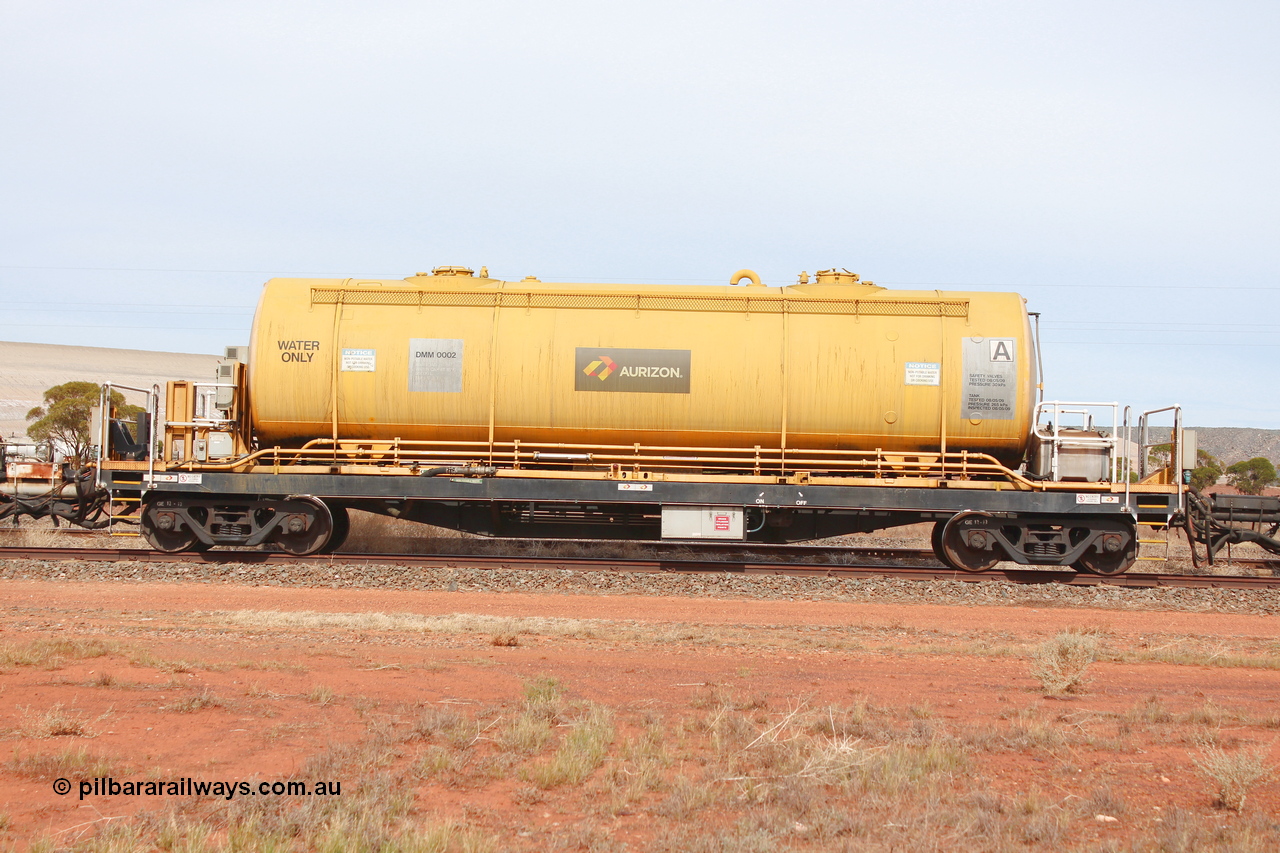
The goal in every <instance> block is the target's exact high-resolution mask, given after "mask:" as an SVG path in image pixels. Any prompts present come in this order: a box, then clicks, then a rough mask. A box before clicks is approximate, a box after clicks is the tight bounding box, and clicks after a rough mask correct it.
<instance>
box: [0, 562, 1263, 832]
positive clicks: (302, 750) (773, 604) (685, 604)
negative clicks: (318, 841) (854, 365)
mask: <svg viewBox="0 0 1280 853" xmlns="http://www.w3.org/2000/svg"><path fill="white" fill-rule="evenodd" d="M0 607H2V608H3V612H4V614H5V619H4V622H3V627H2V628H0V643H5V644H8V645H10V646H20V645H22V644H26V643H29V642H31V641H32V640H35V639H38V638H49V639H58V638H63V639H68V638H75V639H100V640H104V641H108V642H112V641H117V642H119V643H120V644H121V645H122V646H123V647H127V648H128V649H129V650H131V651H132V652H135V653H136V652H138V651H143V650H144V651H146V652H148V653H150V654H151V655H153V656H154V657H155V658H157V659H161V660H164V661H189V662H191V664H190V665H189V666H177V667H174V666H168V667H158V666H157V665H155V664H154V663H147V662H146V661H143V663H147V665H138V664H131V663H130V662H129V661H128V659H127V657H126V656H125V655H124V654H112V655H109V656H106V657H96V658H88V659H82V660H74V661H68V662H66V663H65V664H64V665H62V666H60V667H58V668H55V669H39V668H33V667H26V666H14V667H9V668H7V669H4V670H0V730H3V737H4V739H5V740H7V741H8V742H9V743H8V744H7V745H8V746H9V747H10V751H11V753H12V757H13V760H9V759H10V756H8V755H0V760H5V761H6V763H5V764H4V765H2V766H0V800H2V801H3V806H0V812H3V814H4V815H7V819H8V826H7V828H4V829H3V831H0V843H4V842H9V843H16V844H19V845H25V842H27V841H30V840H33V839H36V838H39V837H41V836H42V835H46V834H47V835H51V836H53V837H55V838H56V839H57V840H58V842H59V843H60V844H67V843H71V842H73V841H74V840H76V839H77V838H82V837H87V836H88V835H91V834H92V832H93V831H95V830H97V829H100V828H101V827H102V826H103V825H104V823H105V822H108V821H109V819H112V818H118V817H122V816H127V815H130V814H133V813H135V812H137V811H138V810H139V809H144V810H147V809H158V808H160V807H162V806H163V805H164V803H163V799H164V798H128V797H123V796H120V797H111V796H90V797H87V798H85V799H84V800H83V801H82V800H80V799H79V798H78V794H77V791H76V790H74V789H73V791H72V792H71V793H70V794H69V795H67V796H59V795H57V794H55V793H54V792H53V791H52V790H51V782H52V780H51V779H49V778H33V777H31V776H29V775H23V774H21V773H19V772H16V771H15V766H16V765H15V761H17V760H20V759H21V758H22V757H24V756H28V757H29V756H32V755H37V754H52V753H55V752H57V751H59V750H63V749H65V748H66V747H67V746H73V747H77V746H84V747H86V748H87V749H88V750H89V751H90V752H91V753H93V754H94V755H101V756H104V757H107V758H109V759H110V760H111V761H112V762H113V771H112V776H113V777H114V778H117V779H125V778H142V777H144V776H145V775H146V774H147V773H151V774H152V778H165V779H168V778H181V777H192V778H195V779H202V780H208V781H216V780H220V779H225V780H240V779H245V778H250V777H256V778H261V779H266V780H275V779H284V778H286V777H287V776H288V775H289V774H291V773H295V772H297V771H299V770H300V769H301V768H302V763H303V760H304V759H305V758H306V757H307V756H310V755H313V754H315V753H318V752H320V751H321V750H323V749H324V748H325V747H326V746H328V745H330V744H332V743H334V742H340V741H344V740H348V739H351V738H354V737H357V736H359V735H360V734H361V733H362V732H363V731H364V729H365V727H366V725H367V722H368V721H367V715H370V714H373V715H377V714H382V715H384V716H386V717H387V718H388V719H392V720H395V719H400V718H401V717H404V716H406V715H407V714H408V713H409V711H408V710H406V709H411V708H414V707H422V706H423V705H424V704H426V703H431V704H441V703H444V704H448V705H457V706H460V707H466V706H476V705H479V706H484V705H493V704H497V703H503V702H512V701H514V700H516V699H518V697H519V696H520V691H521V686H522V684H523V683H524V682H525V681H526V680H528V679H530V678H533V677H535V676H538V675H548V676H552V677H555V678H557V679H559V680H560V681H561V682H562V683H564V684H565V685H566V686H567V687H568V689H569V690H570V692H571V694H572V695H573V696H574V697H575V698H581V699H587V700H591V701H594V702H598V703H602V704H606V705H609V706H611V707H613V708H632V709H634V708H642V707H643V708H651V709H655V710H658V711H669V712H672V713H679V712H682V711H687V710H688V708H689V707H690V702H691V700H693V699H694V697H695V696H696V695H697V694H698V693H699V692H700V691H705V690H706V686H707V685H728V686H730V687H732V688H734V689H736V690H739V691H741V692H744V693H749V694H751V695H755V694H760V695H767V696H769V697H771V705H770V707H771V708H775V709H776V708H782V709H785V707H786V706H787V703H788V702H789V701H798V700H801V699H803V700H804V701H805V702H807V703H808V704H809V705H811V706H814V707H820V706H822V705H825V704H829V703H836V704H839V703H844V704H847V703H849V702H850V701H852V700H853V698H854V697H858V696H861V697H869V698H870V699H871V700H872V701H873V702H874V703H875V704H876V705H879V706H888V707H896V708H907V707H917V708H918V707H927V708H928V709H930V710H929V715H930V717H931V719H932V720H934V721H935V722H938V723H945V724H948V725H950V724H955V725H968V724H979V723H982V722H984V721H994V720H997V719H998V718H1000V717H1001V715H1006V716H1007V715H1008V714H1009V713H1010V711H1011V710H1016V709H1018V708H1025V707H1030V706H1037V705H1038V706H1040V707H1041V708H1045V709H1046V710H1047V712H1048V713H1049V714H1052V715H1058V714H1067V715H1069V716H1075V717H1079V718H1081V719H1084V718H1087V717H1090V716H1091V715H1107V714H1124V713H1125V712H1126V711H1128V710H1130V709H1132V708H1134V707H1135V706H1136V705H1138V704H1140V703H1142V702H1143V701H1145V700H1147V699H1148V698H1149V697H1152V696H1155V697H1159V699H1160V701H1161V702H1162V703H1163V704H1164V706H1165V707H1166V708H1168V709H1169V710H1170V711H1172V712H1186V711H1188V710H1190V709H1193V708H1196V707H1199V706H1202V705H1204V704H1205V703H1206V702H1212V703H1214V704H1215V705H1217V706H1221V707H1223V708H1227V709H1230V710H1231V711H1233V712H1239V713H1242V714H1248V715H1251V716H1253V717H1256V718H1277V716H1278V715H1280V672H1278V671H1276V670H1273V669H1263V668H1243V667H1236V668H1219V667H1202V666H1189V665H1170V664H1163V663H1150V662H1148V663H1129V664H1122V663H1110V662H1100V663H1097V664H1095V665H1094V667H1093V669H1092V670H1091V671H1090V674H1091V676H1092V685H1091V687H1090V689H1089V690H1088V691H1087V692H1086V693H1084V694H1083V695H1080V696H1076V697H1072V698H1068V699H1061V700H1053V699H1048V700H1047V699H1045V698H1044V697H1043V696H1041V695H1040V693H1039V692H1038V689H1037V683H1036V682H1035V680H1034V679H1033V678H1032V677H1031V676H1030V674H1029V670H1028V665H1027V660H1026V658H1025V657H1024V656H1017V655H994V654H982V653H973V652H970V651H966V650H965V648H964V646H965V644H968V643H972V642H975V641H986V642H989V643H994V644H1000V643H1006V644H1018V643H1028V642H1030V643H1036V642H1039V641H1041V640H1043V639H1045V638H1047V637H1050V636H1053V635H1054V634H1055V633H1057V632H1058V631H1061V630H1065V629H1070V628H1079V627H1082V626H1088V627H1089V628H1091V629H1094V630H1099V631H1101V632H1102V634H1103V636H1105V637H1106V638H1107V642H1108V643H1109V644H1110V645H1113V646H1116V647H1123V648H1139V647H1142V646H1143V645H1144V643H1147V642H1148V640H1149V638H1151V637H1156V636H1161V637H1163V636H1171V635H1177V636H1184V635H1194V636H1195V637H1198V638H1201V641H1202V642H1203V644H1204V645H1205V647H1214V646H1215V645H1217V646H1221V647H1222V648H1224V649H1229V648H1231V647H1234V646H1235V645H1236V644H1240V643H1245V644H1247V643H1266V642H1269V641H1273V640H1274V639H1275V638H1276V637H1277V624H1278V623H1277V617H1275V616H1241V615H1218V614H1212V613H1197V614H1192V613H1163V612H1120V611H1107V610H1079V609H1072V610H1055V609H1040V610H1036V609H1029V608H1016V607H959V606H941V605H938V606H903V605H888V604H886V605H872V604H857V603H836V602H802V601H723V600H693V599H677V598H640V597H627V596H565V595H529V594H513V593H510V594H496V593H485V594H480V593H467V592H414V591H376V590H331V589H296V588H277V587H270V588H263V587H234V586H222V585H218V586H206V585H197V584H191V585H184V584H142V583H105V582H104V583H48V582H23V581H5V582H0ZM241 610H246V611H247V610H257V611H282V612H291V611H313V612H319V613H412V614H419V615H444V614H451V613H468V614H487V615H492V616H501V617H530V616H544V617H561V618H570V619H600V620H620V621H624V622H627V623H639V624H641V625H642V626H646V625H651V626H654V627H655V629H656V628H662V629H667V628H669V627H671V626H681V627H686V628H687V627H690V626H692V627H697V628H700V629H710V630H712V631H713V632H714V631H715V630H721V629H724V630H736V629H739V628H741V627H742V626H752V630H755V631H757V632H758V634H759V636H769V637H773V638H774V639H773V640H770V641H769V642H753V641H750V640H748V641H742V642H738V641H734V642H725V643H719V644H717V643H708V642H706V641H705V640H701V641H690V642H688V643H681V642H677V641H672V640H670V639H667V640H664V641H663V642H661V643H660V644H648V643H630V642H624V641H618V640H600V639H578V638H572V637H559V636H540V635H532V636H524V635H522V636H521V637H520V640H519V645H518V646H515V647H511V648H503V647H495V646H494V645H493V644H492V642H491V637H490V636H487V635H479V634H439V633H431V634H424V633H421V632H403V631H401V632H397V631H370V630H361V629H353V630H348V631H330V632H327V633H326V632H317V631H315V630H309V629H308V630H303V629H296V628H293V629H291V628H284V627H252V628H248V627H228V626H227V624H225V623H224V622H218V621H216V620H211V619H210V617H209V615H208V614H210V613H212V612H216V611H241ZM851 628H853V629H856V630H857V631H858V632H860V636H863V637H864V647H863V648H861V649H855V650H849V649H832V648H822V647H809V646H806V645H805V644H804V643H803V642H801V641H798V640H796V639H795V638H796V637H797V636H799V635H797V634H796V631H797V630H799V629H804V630H805V631H809V633H806V634H804V636H810V635H811V634H812V633H813V632H814V631H815V630H816V632H817V634H818V635H822V634H824V632H825V633H831V632H836V633H838V632H840V631H844V630H847V629H851ZM866 637H874V638H877V639H875V640H874V641H866V639H865V638H866ZM927 645H930V646H931V648H924V646H927ZM897 647H900V650H897ZM175 670H176V671H175ZM103 672H107V673H109V674H110V675H111V676H112V678H113V683H112V684H111V685H108V686H101V685H97V684H95V678H98V677H99V676H100V675H101V674H102V673H103ZM317 686H327V687H328V688H330V689H331V690H332V692H333V694H334V696H335V697H336V700H335V701H333V702H331V703H329V704H323V705H322V704H318V703H317V702H315V701H308V698H307V697H308V695H309V693H311V691H314V690H315V689H316V688H317ZM201 691H208V693H207V694H206V695H214V696H216V697H219V698H220V699H221V700H222V702H221V704H220V706H215V707H209V708H204V709H201V710H196V711H194V712H191V713H182V712H178V711H175V710H174V705H175V704H176V703H179V702H181V701H184V700H190V699H191V698H192V697H194V696H198V695H200V693H201ZM58 704H61V705H62V706H63V707H64V708H66V709H69V710H74V711H75V712H77V713H78V714H80V716H81V719H83V720H84V721H86V723H87V725H88V726H89V728H90V729H91V730H92V732H93V733H96V736H94V737H91V738H65V737H63V738H58V737H55V738H35V737H31V736H29V735H27V734H24V732H23V728H24V725H27V724H29V723H30V720H31V719H32V717H33V715H35V714H37V713H39V712H43V711H45V710H47V709H49V708H52V707H54V706H55V705H58ZM1259 734H1260V733H1259V732H1245V733H1243V737H1244V740H1245V742H1248V743H1254V742H1267V739H1268V738H1270V737H1273V736H1274V733H1269V734H1268V733H1261V734H1262V735H1265V736H1262V737H1260V736H1259ZM1277 752H1278V751H1277V750H1273V760H1274V759H1275V758H1276V757H1277V755H1276V753H1277ZM1042 760H1043V759H1035V758H1029V757H1028V756H1027V755H1024V754H1020V753H1002V754H998V755H984V756H982V758H981V764H980V769H981V772H983V773H984V774H985V775H986V776H987V777H988V778H989V780H990V785H991V787H992V789H993V790H994V791H996V792H1005V793H1017V792H1020V791H1022V792H1025V791H1026V790H1028V789H1030V788H1032V787H1035V786H1039V787H1040V788H1044V789H1046V790H1048V791H1052V790H1053V786H1054V785H1056V784H1058V783H1057V782H1055V781H1054V780H1055V779H1056V778H1058V777H1050V776H1049V775H1047V771H1046V768H1045V767H1044V766H1042V764H1040V763H1038V762H1040V761H1042ZM1074 761H1075V766H1076V768H1077V769H1078V772H1079V774H1081V776H1082V777H1083V778H1088V779H1090V780H1091V783H1093V784H1103V783H1105V784H1107V785H1109V786H1111V787H1112V788H1113V789H1115V790H1117V791H1122V792H1123V796H1124V800H1125V802H1126V804H1127V807H1128V816H1127V817H1126V818H1125V819H1124V821H1123V822H1122V823H1121V825H1120V826H1119V827H1117V828H1115V829H1114V830H1107V829H1106V828H1105V827H1104V828H1100V829H1099V830H1098V832H1099V833H1102V832H1105V831H1114V832H1116V833H1119V835H1117V836H1116V837H1118V838H1119V837H1123V834H1124V833H1126V832H1139V831H1142V827H1144V826H1146V825H1147V823H1146V822H1148V821H1150V820H1153V819H1154V818H1153V817H1152V816H1153V815H1157V814H1159V812H1160V809H1161V808H1168V807H1169V806H1174V805H1176V806H1180V807H1182V808H1186V809H1191V810H1194V811H1197V812H1199V813H1208V812H1211V811H1212V808H1211V801H1210V797H1209V794H1208V792H1207V790H1206V787H1205V782H1204V780H1203V779H1201V778H1199V777H1198V776H1197V775H1196V774H1195V772H1194V768H1193V767H1192V765H1191V762H1190V759H1189V757H1188V750H1187V748H1186V746H1185V744H1180V743H1168V744H1159V743H1156V744H1148V745H1147V746H1146V747H1145V748H1144V749H1142V750H1139V754H1134V753H1133V752H1132V751H1124V752H1120V753H1116V754H1109V753H1107V752H1106V751H1105V750H1092V751H1090V752H1088V753H1084V754H1081V755H1079V756H1076V757H1074ZM72 781H73V783H76V782H78V780H75V779H73V780H72ZM341 781H343V783H344V784H346V785H357V784H358V783H359V780H358V779H346V780H341ZM513 788H514V784H510V785H502V784H497V785H495V786H492V787H490V788H488V789H485V790H482V791H476V790H468V791H465V792H463V791H451V790H449V789H447V788H445V787H443V786H441V785H440V784H436V783H426V782H424V783H423V784H422V786H421V787H420V788H419V789H418V791H417V792H416V795H417V802H418V804H419V806H420V807H421V808H422V810H423V811H424V812H435V813H440V814H444V815H446V816H448V817H451V818H452V819H454V820H458V821H461V822H465V821H466V820H467V815H468V814H473V813H474V809H476V808H477V807H482V808H485V809H491V810H494V811H497V812H504V811H505V812H519V813H520V815H521V816H522V817H521V820H524V821H526V822H527V823H528V825H530V826H531V827H532V829H531V832H533V833H534V835H533V836H532V840H531V841H530V842H529V843H530V844H532V845H534V846H533V847H532V848H530V849H536V846H537V833H538V832H540V831H546V832H552V831H554V827H556V826H559V825H561V823H562V822H564V823H566V824H567V823H570V822H572V821H573V820H574V814H573V809H572V808H571V807H569V806H563V805H559V804H556V803H555V802H551V803H549V804H544V805H543V806H539V807H538V808H534V809H532V811H530V810H528V809H525V810H523V811H521V810H520V809H518V808H517V807H516V806H514V805H512V802H511V796H510V794H511V790H512V789H513ZM1249 804H1250V809H1251V810H1256V811H1262V812H1264V813H1269V814H1273V815H1274V814H1277V813H1280V785H1278V784H1277V783H1276V782H1275V781H1272V782H1270V783H1268V784H1267V785H1266V786H1265V787H1263V788H1260V789H1258V790H1257V791H1255V792H1253V793H1252V794H1251V795H1250V800H1249ZM467 809H471V810H472V811H471V812H468V811H467ZM617 820H618V826H617V834H616V835H615V836H614V837H615V838H617V839H618V840H620V841H627V839H632V841H630V842H628V843H636V841H635V839H640V840H642V839H643V838H644V837H645V832H646V831H647V828H646V825H645V824H646V823H647V821H648V820H649V819H648V818H647V817H646V816H645V815H644V814H641V813H637V814H635V815H631V816H626V815H624V816H621V817H619V818H618V819H617ZM1108 837H1110V836H1108Z"/></svg>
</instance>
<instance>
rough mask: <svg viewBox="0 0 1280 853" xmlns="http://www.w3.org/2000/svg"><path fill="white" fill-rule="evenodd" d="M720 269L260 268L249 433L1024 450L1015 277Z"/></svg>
mask: <svg viewBox="0 0 1280 853" xmlns="http://www.w3.org/2000/svg"><path fill="white" fill-rule="evenodd" d="M734 278H735V281H745V282H748V283H747V284H745V285H737V284H730V285H725V286H719V287H713V286H697V287H695V286H669V285H617V284H564V283H549V282H541V281H538V280H536V279H533V278H527V279H525V280H523V281H500V280H498V279H494V278H488V277H477V276H475V275H474V274H473V273H472V271H471V270H469V269H466V268H461V267H441V268H437V269H435V270H434V271H433V272H432V273H431V274H425V273H420V274H418V275H415V276H411V277H409V278H407V279H404V280H394V281H383V280H373V279H345V280H328V279H273V280H271V281H269V282H267V284H266V285H265V287H264V288H263V291H262V297H261V300H260V302H259V303H258V310H257V314H256V316H255V319H254V325H253V333H252V340H251V347H250V360H249V384H250V387H251V388H252V389H253V396H252V398H251V412H252V421H253V424H254V431H255V436H256V438H257V440H258V442H259V443H260V444H261V445H263V446H267V445H270V444H274V443H279V444H281V445H284V446H290V445H293V446H296V445H298V444H301V443H303V442H306V441H307V440H310V439H315V438H331V439H374V440H391V439H396V438H399V439H402V440H434V441H441V440H443V441H467V442H492V441H497V442H509V441H513V440H518V441H521V442H531V443H563V444H571V445H630V444H633V443H639V444H642V445H655V446H656V445H663V446H673V445H674V446H689V447H703V448H729V447H737V448H741V447H755V446H760V447H766V448H781V447H789V448H797V449H822V450H874V449H876V448H893V449H895V450H900V451H923V450H935V451H936V450H939V449H949V450H953V451H954V450H969V451H973V452H978V453H988V454H991V455H992V456H994V457H996V458H997V459H1000V460H1002V461H1004V462H1006V463H1009V464H1015V465H1016V464H1017V462H1018V461H1019V460H1021V459H1022V457H1023V454H1024V452H1025V451H1026V448H1027V442H1028V436H1029V435H1030V433H1031V418H1032V412H1033V409H1034V406H1035V402H1036V399H1035V396H1036V383H1037V379H1036V368H1035V362H1036V360H1035V353H1034V347H1033V339H1032V336H1031V334H1030V329H1029V326H1028V318H1027V312H1026V308H1025V304H1024V300H1023V299H1022V298H1021V297H1020V296H1018V295H1017V294H1013V293H969V292H942V291H894V290H888V289H885V288H883V287H878V286H876V285H875V284H873V283H872V282H869V281H863V280H861V279H860V278H859V277H858V276H857V275H855V274H852V273H848V272H844V271H836V270H828V271H825V272H820V273H818V274H817V276H816V280H814V281H812V282H810V281H808V276H807V275H802V276H801V283H797V284H793V285H791V286H788V287H767V286H764V285H761V284H760V283H759V279H758V277H756V276H755V274H754V273H751V272H750V271H748V270H743V271H742V272H740V273H737V274H735V277H734Z"/></svg>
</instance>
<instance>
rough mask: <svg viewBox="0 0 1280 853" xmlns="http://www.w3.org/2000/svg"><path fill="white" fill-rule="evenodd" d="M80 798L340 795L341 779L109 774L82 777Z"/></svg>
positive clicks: (67, 789)
mask: <svg viewBox="0 0 1280 853" xmlns="http://www.w3.org/2000/svg"><path fill="white" fill-rule="evenodd" d="M79 789H80V799H82V800H83V799H84V798H85V797H121V796H123V797H221V798H222V799H224V800H231V799H234V798H235V797H259V796H262V797H267V796H278V797H312V796H318V797H341V796H342V783H341V782H301V781H298V780H296V779H295V780H289V781H287V782H237V781H230V782H226V781H221V782H205V781H203V780H196V779H192V778H191V777H190V776H186V777H183V778H180V779H169V780H155V779H151V780H145V781H133V780H129V781H125V782H117V781H116V780H115V779H113V778H112V777H110V776H99V777H96V778H93V779H81V780H80V782H79ZM53 790H54V793H57V794H61V795H63V796H65V795H67V794H69V793H71V781H70V780H68V779H65V778H60V779H55V780H54V782H53Z"/></svg>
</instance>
